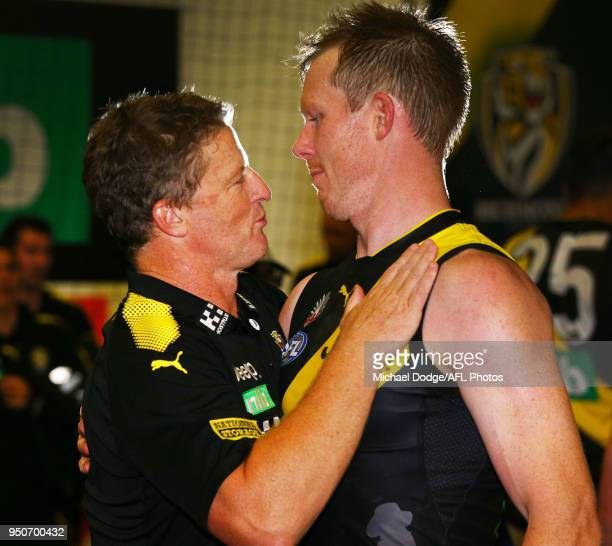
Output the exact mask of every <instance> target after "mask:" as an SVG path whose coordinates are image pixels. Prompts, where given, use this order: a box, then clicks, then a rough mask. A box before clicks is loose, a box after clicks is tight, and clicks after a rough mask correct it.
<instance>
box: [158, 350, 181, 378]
mask: <svg viewBox="0 0 612 546" xmlns="http://www.w3.org/2000/svg"><path fill="white" fill-rule="evenodd" d="M182 354H183V351H179V352H178V354H177V355H176V358H175V359H174V360H161V359H160V360H154V361H153V362H151V370H153V371H156V370H159V369H160V368H176V369H177V370H178V371H179V372H183V373H184V374H187V373H189V372H188V371H187V370H186V369H185V368H183V366H181V363H180V362H179V358H181V355H182Z"/></svg>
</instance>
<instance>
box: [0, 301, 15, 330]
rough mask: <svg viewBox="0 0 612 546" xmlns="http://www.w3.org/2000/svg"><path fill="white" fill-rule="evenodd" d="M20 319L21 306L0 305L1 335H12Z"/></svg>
mask: <svg viewBox="0 0 612 546" xmlns="http://www.w3.org/2000/svg"><path fill="white" fill-rule="evenodd" d="M18 320H19V307H17V305H7V306H6V307H0V336H2V337H9V336H11V335H12V334H13V332H14V331H15V328H16V327H17V321H18Z"/></svg>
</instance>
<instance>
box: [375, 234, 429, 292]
mask: <svg viewBox="0 0 612 546" xmlns="http://www.w3.org/2000/svg"><path fill="white" fill-rule="evenodd" d="M437 251H438V247H436V245H435V244H434V243H433V241H431V240H430V239H427V240H426V241H424V242H423V243H421V244H420V245H419V244H416V243H414V244H412V245H410V246H409V247H408V248H407V249H406V250H405V251H404V253H403V254H402V255H401V256H400V257H399V258H398V259H397V260H396V261H395V263H393V264H392V265H391V266H390V267H389V268H388V269H387V271H386V272H385V273H384V274H383V276H382V277H381V278H380V281H379V282H378V286H380V287H381V289H382V288H385V287H386V286H389V285H390V284H391V283H395V284H396V285H397V283H398V282H399V279H401V278H404V279H405V280H411V281H412V282H413V283H414V282H416V279H418V278H419V277H420V276H421V275H422V274H423V273H424V271H425V270H426V269H427V266H428V265H429V264H430V263H431V262H433V260H435V258H436V254H437Z"/></svg>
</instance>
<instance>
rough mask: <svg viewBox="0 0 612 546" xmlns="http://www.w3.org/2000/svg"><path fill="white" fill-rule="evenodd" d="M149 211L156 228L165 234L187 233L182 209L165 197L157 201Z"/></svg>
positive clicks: (181, 234)
mask: <svg viewBox="0 0 612 546" xmlns="http://www.w3.org/2000/svg"><path fill="white" fill-rule="evenodd" d="M151 212H152V214H153V221H154V222H155V225H156V226H157V229H159V230H160V231H162V232H163V233H165V234H166V235H170V237H184V236H185V235H186V234H187V222H186V221H185V218H184V217H183V211H182V210H181V208H180V207H177V206H176V205H173V204H171V203H170V202H169V201H168V200H167V199H160V200H159V201H157V202H156V203H155V204H154V205H153V210H152V211H151Z"/></svg>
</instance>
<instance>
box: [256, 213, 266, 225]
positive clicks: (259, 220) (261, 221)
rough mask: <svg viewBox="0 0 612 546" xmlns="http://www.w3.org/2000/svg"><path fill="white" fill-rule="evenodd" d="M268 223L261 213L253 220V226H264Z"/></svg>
mask: <svg viewBox="0 0 612 546" xmlns="http://www.w3.org/2000/svg"><path fill="white" fill-rule="evenodd" d="M267 224H268V221H267V220H266V215H265V214H262V215H261V216H260V217H259V218H258V219H257V220H255V226H256V227H261V228H263V227H265V226H266V225H267Z"/></svg>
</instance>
